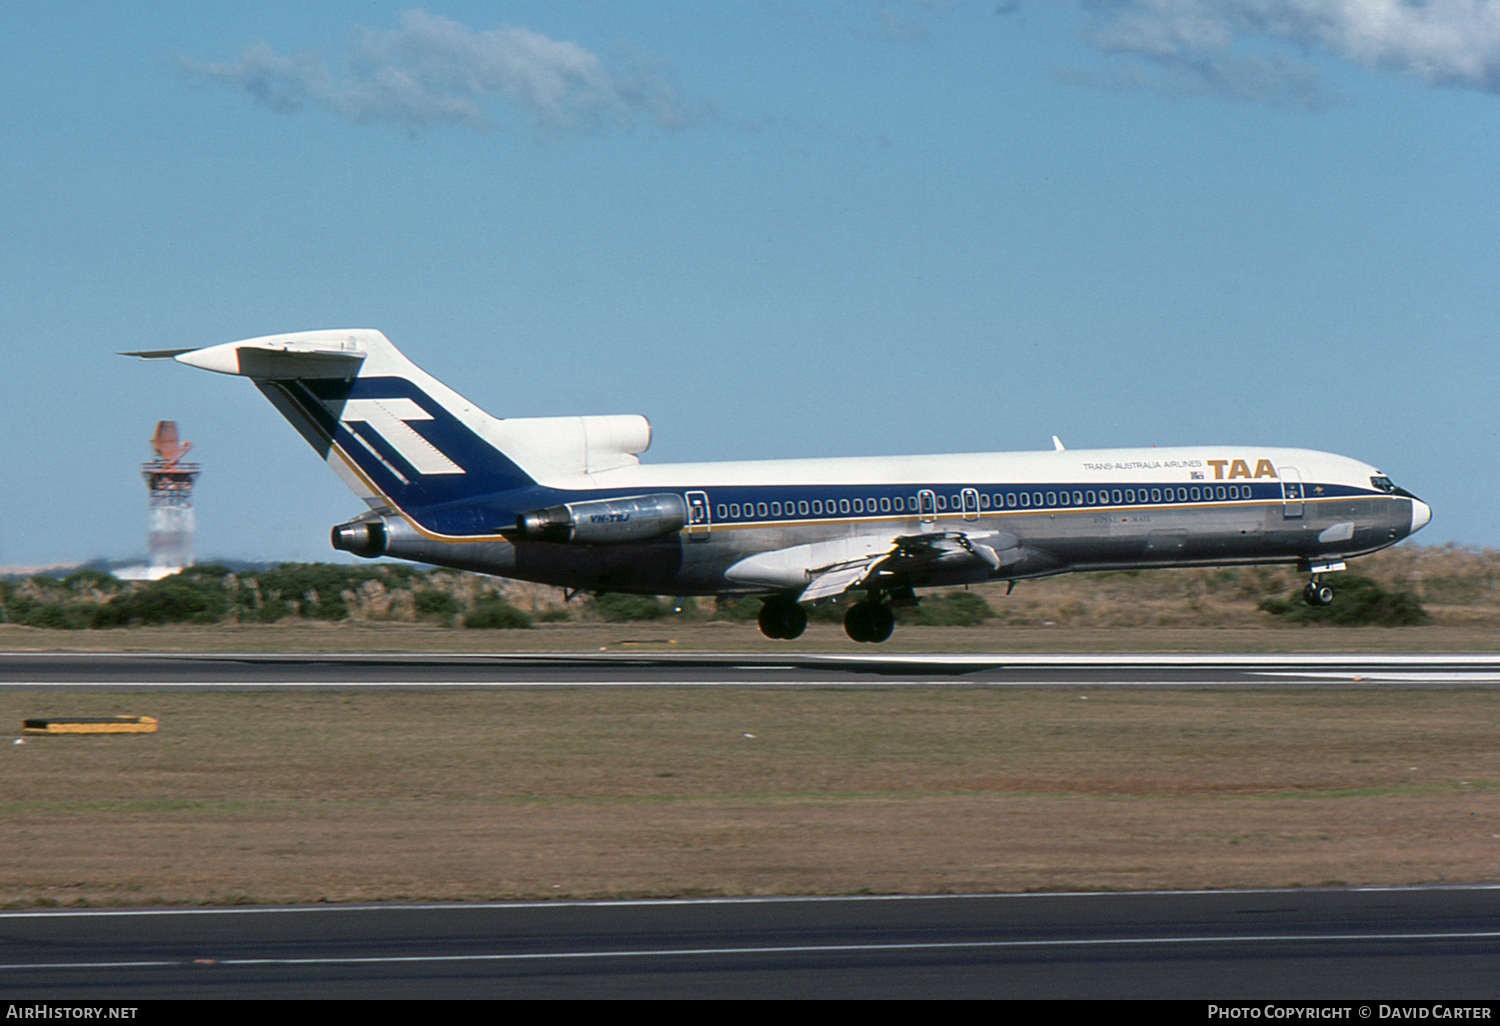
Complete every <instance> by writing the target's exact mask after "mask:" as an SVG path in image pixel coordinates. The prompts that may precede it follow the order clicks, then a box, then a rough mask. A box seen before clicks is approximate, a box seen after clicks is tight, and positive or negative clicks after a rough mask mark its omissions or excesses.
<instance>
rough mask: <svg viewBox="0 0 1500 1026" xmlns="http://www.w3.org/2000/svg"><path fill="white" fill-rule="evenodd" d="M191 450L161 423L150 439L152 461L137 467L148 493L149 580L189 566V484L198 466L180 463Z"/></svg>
mask: <svg viewBox="0 0 1500 1026" xmlns="http://www.w3.org/2000/svg"><path fill="white" fill-rule="evenodd" d="M192 447H193V443H192V442H182V441H179V440H178V437H177V422H176V421H173V420H164V421H161V422H159V423H158V424H157V425H156V434H154V435H152V436H151V448H153V449H155V450H156V459H154V460H152V461H151V462H150V463H143V464H141V476H142V477H144V478H145V479H146V487H147V488H149V489H151V533H150V545H151V566H150V568H149V569H148V571H147V576H148V577H149V578H150V579H151V580H157V579H159V578H162V577H166V576H167V575H168V574H175V573H177V571H179V570H182V569H184V568H186V567H190V566H192V565H193V526H194V523H193V481H194V480H196V479H197V477H198V464H196V463H184V462H182V460H183V457H185V456H186V455H187V454H188V450H189V449H191V448H192Z"/></svg>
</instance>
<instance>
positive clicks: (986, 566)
mask: <svg viewBox="0 0 1500 1026" xmlns="http://www.w3.org/2000/svg"><path fill="white" fill-rule="evenodd" d="M1020 558H1021V543H1020V541H1019V540H1018V539H1017V538H1016V536H1015V535H1013V534H1005V533H999V532H996V533H986V534H980V535H973V536H970V535H967V534H964V533H963V532H962V531H943V532H934V533H931V534H913V535H903V536H901V537H899V538H897V539H895V541H894V543H893V544H892V545H891V547H890V548H889V549H887V550H886V551H884V552H880V553H876V554H874V555H871V556H867V557H865V558H864V559H861V560H858V561H855V562H852V563H845V564H841V565H838V566H832V567H824V568H820V569H819V570H817V571H815V576H813V580H812V583H811V584H809V585H808V586H807V588H806V589H804V590H803V592H802V594H801V595H799V596H797V601H798V602H812V601H815V600H816V599H820V598H829V597H831V596H833V595H842V594H843V593H844V592H846V591H848V590H849V589H850V588H858V587H860V586H861V585H863V584H865V583H867V582H869V581H870V580H871V579H872V578H874V579H877V580H878V579H879V578H881V577H886V578H891V577H896V576H898V575H910V574H913V573H915V574H919V575H920V574H922V573H924V572H928V571H933V570H942V571H946V572H954V571H964V570H973V571H975V572H977V573H979V574H983V575H985V576H988V574H989V572H990V571H992V570H999V569H1000V568H1001V567H1002V566H1009V565H1010V564H1011V563H1015V562H1018V561H1019V560H1020Z"/></svg>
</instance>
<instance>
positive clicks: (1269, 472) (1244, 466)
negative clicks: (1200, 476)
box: [1204, 460, 1276, 481]
mask: <svg viewBox="0 0 1500 1026" xmlns="http://www.w3.org/2000/svg"><path fill="white" fill-rule="evenodd" d="M1204 462H1205V463H1207V464H1208V465H1209V466H1210V467H1213V468H1214V480H1215V481H1224V480H1232V479H1234V478H1236V477H1244V478H1250V477H1270V478H1274V477H1275V476H1276V468H1275V467H1273V466H1271V461H1270V460H1257V461H1256V462H1255V473H1253V474H1252V473H1250V464H1249V463H1247V462H1246V461H1244V460H1204ZM1225 467H1228V468H1229V473H1227V474H1226V473H1225V472H1224V468H1225Z"/></svg>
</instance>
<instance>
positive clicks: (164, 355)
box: [116, 349, 192, 360]
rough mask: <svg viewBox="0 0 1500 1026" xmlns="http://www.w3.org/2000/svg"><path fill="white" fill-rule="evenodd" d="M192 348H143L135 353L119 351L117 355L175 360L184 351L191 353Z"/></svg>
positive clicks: (144, 358)
mask: <svg viewBox="0 0 1500 1026" xmlns="http://www.w3.org/2000/svg"><path fill="white" fill-rule="evenodd" d="M191 352H192V350H191V349H143V350H141V351H139V352H135V353H117V354H116V355H117V356H138V357H140V358H141V359H142V360H175V359H177V357H179V356H181V355H182V354H183V353H191Z"/></svg>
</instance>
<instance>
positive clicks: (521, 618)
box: [464, 599, 532, 630]
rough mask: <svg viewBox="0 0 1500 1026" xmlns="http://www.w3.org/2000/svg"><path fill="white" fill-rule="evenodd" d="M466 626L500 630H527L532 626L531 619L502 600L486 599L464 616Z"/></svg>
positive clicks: (475, 604)
mask: <svg viewBox="0 0 1500 1026" xmlns="http://www.w3.org/2000/svg"><path fill="white" fill-rule="evenodd" d="M464 626H465V627H476V628H489V629H492V630H493V629H498V630H526V629H528V628H530V627H531V626H532V623H531V617H529V616H527V615H526V614H525V613H523V612H521V610H519V609H517V608H516V607H515V606H513V605H511V604H510V603H509V602H502V601H501V600H500V599H484V600H482V601H479V602H476V603H474V608H473V609H470V610H469V611H468V612H467V613H465V614H464Z"/></svg>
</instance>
